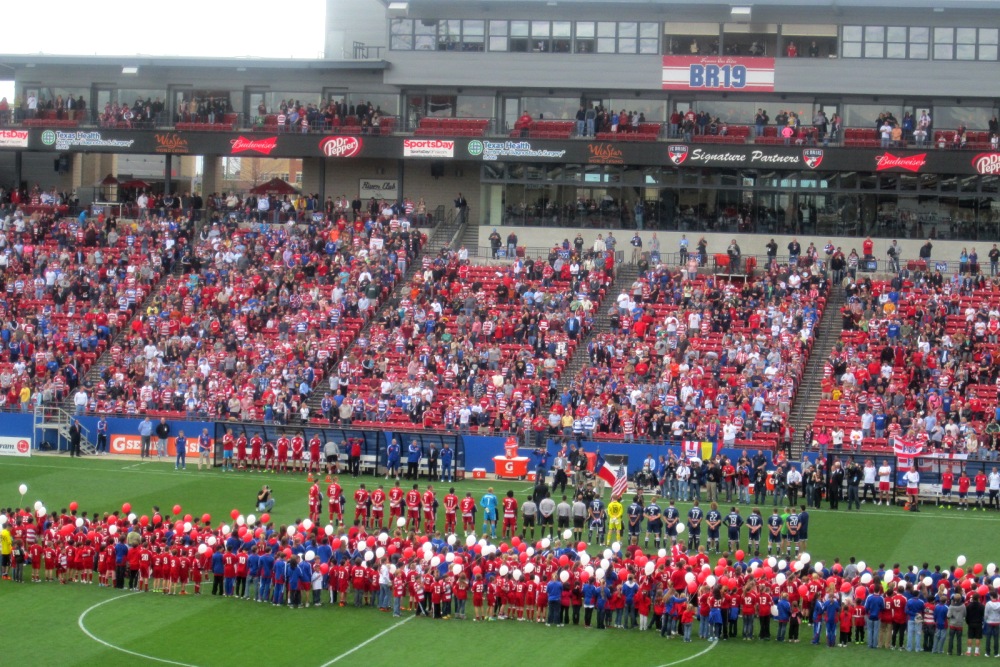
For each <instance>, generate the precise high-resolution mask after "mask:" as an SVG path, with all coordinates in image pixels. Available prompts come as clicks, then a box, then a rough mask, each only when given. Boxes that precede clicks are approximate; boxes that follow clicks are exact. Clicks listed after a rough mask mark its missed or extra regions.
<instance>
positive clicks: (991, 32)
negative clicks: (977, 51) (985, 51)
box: [979, 28, 1000, 45]
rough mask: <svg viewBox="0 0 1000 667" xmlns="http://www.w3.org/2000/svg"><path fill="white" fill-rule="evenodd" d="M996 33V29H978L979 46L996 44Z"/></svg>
mask: <svg viewBox="0 0 1000 667" xmlns="http://www.w3.org/2000/svg"><path fill="white" fill-rule="evenodd" d="M998 33H1000V31H998V30H997V29H996V28H980V29H979V44H980V45H982V44H997V38H998V36H1000V35H998Z"/></svg>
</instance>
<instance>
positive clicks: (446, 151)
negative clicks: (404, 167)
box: [403, 139, 455, 158]
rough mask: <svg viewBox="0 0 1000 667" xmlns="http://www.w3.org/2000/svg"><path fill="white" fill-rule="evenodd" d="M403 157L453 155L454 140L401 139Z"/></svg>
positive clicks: (443, 156) (442, 156)
mask: <svg viewBox="0 0 1000 667" xmlns="http://www.w3.org/2000/svg"><path fill="white" fill-rule="evenodd" d="M403 157H436V158H450V157H455V142H454V141H453V140H448V139H403Z"/></svg>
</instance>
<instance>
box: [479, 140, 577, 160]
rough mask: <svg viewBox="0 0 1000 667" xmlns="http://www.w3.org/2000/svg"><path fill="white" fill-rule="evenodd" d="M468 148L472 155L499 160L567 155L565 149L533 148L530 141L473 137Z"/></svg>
mask: <svg viewBox="0 0 1000 667" xmlns="http://www.w3.org/2000/svg"><path fill="white" fill-rule="evenodd" d="M466 150H468V152H469V155H471V156H472V157H482V158H483V160H489V161H493V160H498V159H500V158H504V157H513V158H538V157H541V158H553V159H559V158H562V157H563V156H564V155H566V151H565V150H546V149H544V148H532V146H531V142H529V141H486V140H479V139H473V140H472V141H470V142H469V145H468V146H467V148H466Z"/></svg>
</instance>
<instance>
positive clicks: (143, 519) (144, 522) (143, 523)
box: [139, 514, 149, 528]
mask: <svg viewBox="0 0 1000 667" xmlns="http://www.w3.org/2000/svg"><path fill="white" fill-rule="evenodd" d="M139 525H140V526H142V527H143V528H145V527H146V526H148V525H149V517H148V516H146V515H145V514H143V515H142V516H141V517H139Z"/></svg>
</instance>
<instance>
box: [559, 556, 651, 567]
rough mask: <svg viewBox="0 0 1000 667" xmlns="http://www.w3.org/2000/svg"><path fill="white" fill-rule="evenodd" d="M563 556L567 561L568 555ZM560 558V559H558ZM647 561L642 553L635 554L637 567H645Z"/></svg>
mask: <svg viewBox="0 0 1000 667" xmlns="http://www.w3.org/2000/svg"><path fill="white" fill-rule="evenodd" d="M565 558H566V560H567V561H569V556H566V557H565ZM561 560H562V559H560V561H561ZM648 562H649V559H648V558H646V557H645V556H643V555H642V554H637V555H636V557H635V564H636V565H638V566H639V567H646V563H648Z"/></svg>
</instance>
